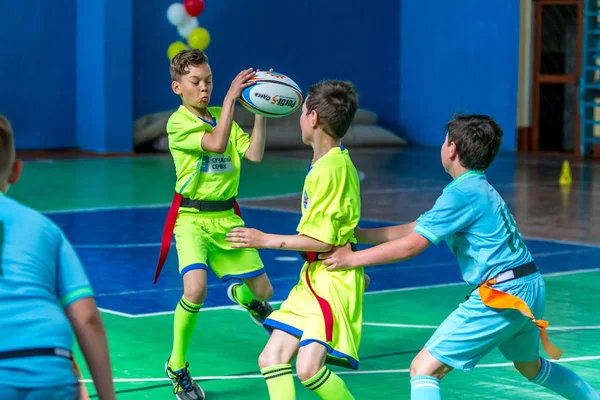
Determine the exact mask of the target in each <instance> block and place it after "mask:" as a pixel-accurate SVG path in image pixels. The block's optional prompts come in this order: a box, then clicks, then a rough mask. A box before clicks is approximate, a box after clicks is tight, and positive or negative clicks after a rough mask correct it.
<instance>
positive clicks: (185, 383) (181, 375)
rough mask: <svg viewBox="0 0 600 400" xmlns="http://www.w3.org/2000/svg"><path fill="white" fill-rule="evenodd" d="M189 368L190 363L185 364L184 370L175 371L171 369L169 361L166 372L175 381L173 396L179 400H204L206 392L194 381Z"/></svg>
mask: <svg viewBox="0 0 600 400" xmlns="http://www.w3.org/2000/svg"><path fill="white" fill-rule="evenodd" d="M189 367H190V363H185V367H184V368H182V369H180V370H177V371H173V370H172V369H171V368H169V360H167V363H166V364H165V372H166V374H167V376H168V377H169V379H171V380H172V381H173V394H174V395H175V397H177V398H178V399H179V400H204V399H205V395H204V390H202V388H201V387H200V386H198V384H197V383H195V382H194V380H193V379H192V376H191V375H190V370H189Z"/></svg>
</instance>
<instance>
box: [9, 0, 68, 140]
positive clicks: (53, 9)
mask: <svg viewBox="0 0 600 400" xmlns="http://www.w3.org/2000/svg"><path fill="white" fill-rule="evenodd" d="M0 37H2V41H0V113H1V114H5V115H6V116H7V117H8V118H9V119H10V120H11V123H12V125H13V128H14V130H15V134H16V138H15V142H16V146H17V148H19V149H41V148H65V147H75V146H76V138H75V74H76V69H75V0H52V1H48V0H28V1H2V2H0Z"/></svg>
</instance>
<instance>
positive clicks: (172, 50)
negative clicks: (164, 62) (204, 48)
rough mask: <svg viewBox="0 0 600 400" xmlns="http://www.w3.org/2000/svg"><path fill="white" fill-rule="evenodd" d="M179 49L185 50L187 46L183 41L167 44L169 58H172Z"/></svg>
mask: <svg viewBox="0 0 600 400" xmlns="http://www.w3.org/2000/svg"><path fill="white" fill-rule="evenodd" d="M181 50H187V46H186V45H185V43H183V42H173V43H171V44H170V45H169V48H168V49H167V56H169V60H173V58H175V56H176V55H177V53H179V52H180V51H181Z"/></svg>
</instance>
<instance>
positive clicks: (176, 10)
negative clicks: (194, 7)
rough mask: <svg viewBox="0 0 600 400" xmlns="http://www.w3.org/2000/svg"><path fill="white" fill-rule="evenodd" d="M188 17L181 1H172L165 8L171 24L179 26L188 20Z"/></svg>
mask: <svg viewBox="0 0 600 400" xmlns="http://www.w3.org/2000/svg"><path fill="white" fill-rule="evenodd" d="M188 17H189V16H188V15H187V13H186V12H185V7H184V6H183V4H182V3H173V4H171V5H170V6H169V8H167V19H168V20H169V22H170V23H171V25H175V26H181V25H183V24H184V23H186V22H187V21H188Z"/></svg>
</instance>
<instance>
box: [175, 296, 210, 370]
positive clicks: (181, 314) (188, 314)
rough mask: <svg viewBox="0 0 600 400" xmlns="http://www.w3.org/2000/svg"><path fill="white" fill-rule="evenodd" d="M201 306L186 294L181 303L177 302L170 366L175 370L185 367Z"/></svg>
mask: <svg viewBox="0 0 600 400" xmlns="http://www.w3.org/2000/svg"><path fill="white" fill-rule="evenodd" d="M200 307H202V304H194V303H190V302H189V301H187V300H186V299H185V297H184V296H181V299H180V300H179V304H177V308H176V309H175V327H174V330H173V331H174V332H173V352H172V353H171V358H170V359H169V368H171V369H172V370H173V371H177V370H179V369H181V368H183V367H185V353H186V352H187V349H188V346H189V345H190V340H191V338H192V333H193V332H194V327H195V326H196V321H197V320H198V311H200Z"/></svg>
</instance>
